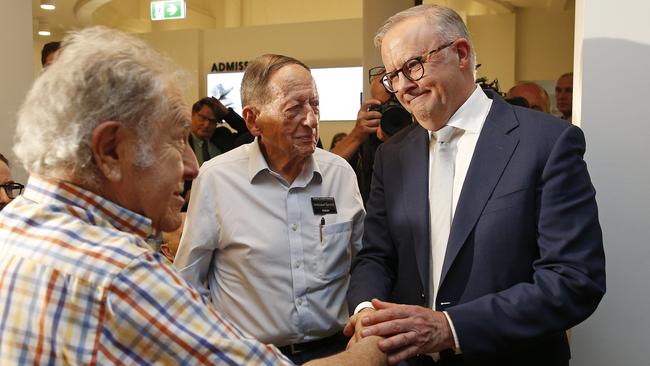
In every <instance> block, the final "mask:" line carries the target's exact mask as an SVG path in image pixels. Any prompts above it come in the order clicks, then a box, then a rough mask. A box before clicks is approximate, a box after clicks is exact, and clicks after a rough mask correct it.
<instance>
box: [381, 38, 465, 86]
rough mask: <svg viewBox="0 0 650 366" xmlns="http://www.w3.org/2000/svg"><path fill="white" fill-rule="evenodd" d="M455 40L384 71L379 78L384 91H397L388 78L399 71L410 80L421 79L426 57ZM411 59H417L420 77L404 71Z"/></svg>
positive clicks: (396, 75)
mask: <svg viewBox="0 0 650 366" xmlns="http://www.w3.org/2000/svg"><path fill="white" fill-rule="evenodd" d="M456 41H457V39H456V40H453V41H451V42H448V43H445V44H443V45H442V46H440V47H438V48H436V49H433V50H431V51H428V52H425V53H423V54H422V55H420V56H417V57H413V58H410V59H408V60H406V61H405V62H404V63H403V64H402V67H400V68H399V69H397V70H394V71H391V72H387V73H385V74H384V76H382V78H381V85H383V86H384V89H386V91H387V92H388V93H390V94H395V93H396V92H397V89H394V90H392V89H393V87H392V84H393V82H392V81H390V79H391V78H394V77H398V76H399V73H400V72H401V73H402V74H403V75H404V77H405V78H407V79H409V80H410V81H418V80H420V79H422V78H423V77H424V64H425V63H426V62H427V61H428V58H429V57H430V56H432V55H434V54H436V53H438V52H440V51H442V50H444V49H445V48H447V47H449V46H451V45H453V44H454V43H456ZM412 61H417V62H418V63H419V64H420V66H421V67H422V75H420V77H418V78H413V77H411V72H408V73H406V72H404V70H405V69H406V65H408V64H409V63H410V62H412Z"/></svg>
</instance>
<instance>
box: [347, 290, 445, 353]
mask: <svg viewBox="0 0 650 366" xmlns="http://www.w3.org/2000/svg"><path fill="white" fill-rule="evenodd" d="M372 305H373V306H374V307H375V309H376V311H374V312H372V313H366V314H364V315H363V317H361V319H360V321H361V323H362V326H363V329H362V330H361V336H362V337H368V336H374V335H376V336H380V337H384V338H385V339H383V340H381V341H379V343H378V344H377V345H378V347H379V349H381V350H382V351H384V352H386V354H388V362H389V363H391V364H396V363H398V362H401V361H403V360H406V359H408V358H411V357H414V356H417V355H421V354H429V353H434V352H440V351H443V350H446V349H449V348H452V349H453V348H454V346H455V345H454V337H453V334H452V332H451V328H450V326H449V323H448V322H447V317H446V316H445V314H443V313H442V312H439V311H433V310H431V309H428V308H425V307H421V306H415V305H400V304H393V303H389V302H383V301H379V300H377V299H373V300H372ZM359 314H360V313H359ZM359 314H357V315H359Z"/></svg>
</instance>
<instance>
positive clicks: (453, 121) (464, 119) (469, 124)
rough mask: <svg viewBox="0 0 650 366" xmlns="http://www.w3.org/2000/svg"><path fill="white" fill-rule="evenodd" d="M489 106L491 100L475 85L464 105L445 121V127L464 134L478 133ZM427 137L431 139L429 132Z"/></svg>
mask: <svg viewBox="0 0 650 366" xmlns="http://www.w3.org/2000/svg"><path fill="white" fill-rule="evenodd" d="M490 106H492V100H491V99H490V98H488V97H487V95H485V93H484V92H483V89H481V88H480V87H479V86H478V85H477V86H476V89H474V92H473V93H472V94H471V95H470V96H469V98H467V100H466V101H465V103H463V105H461V106H460V108H458V110H457V111H456V113H454V114H453V115H452V116H451V118H450V119H449V121H447V126H453V127H456V128H458V129H461V130H463V131H465V133H474V134H476V133H479V132H481V128H482V127H483V123H484V122H485V116H486V115H487V111H489V109H490ZM429 137H431V131H429Z"/></svg>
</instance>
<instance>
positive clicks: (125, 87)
mask: <svg viewBox="0 0 650 366" xmlns="http://www.w3.org/2000/svg"><path fill="white" fill-rule="evenodd" d="M177 70H178V67H177V66H175V65H174V64H173V63H172V62H171V60H170V59H169V58H167V57H163V56H162V55H161V54H159V53H158V52H156V51H154V50H153V49H152V48H151V47H149V46H148V45H147V44H146V43H145V42H144V41H142V40H140V39H137V38H135V37H133V36H130V35H127V34H124V33H122V32H119V31H115V30H111V29H108V28H106V27H92V28H87V29H83V30H80V31H76V32H72V33H70V34H69V35H68V36H66V38H65V39H64V40H63V46H62V53H61V55H60V57H59V58H58V60H57V62H55V63H53V64H52V65H51V66H50V67H48V68H47V70H46V71H44V72H43V73H42V74H41V75H40V76H39V77H38V79H37V80H36V81H35V82H34V84H33V86H32V88H31V90H30V91H29V93H28V94H27V98H26V99H25V101H24V103H23V105H22V107H21V109H20V111H19V113H18V126H17V130H16V137H15V145H14V152H15V154H16V156H17V157H18V158H19V159H20V161H21V162H22V163H23V165H24V167H25V169H27V170H28V171H29V172H30V173H36V174H42V175H48V173H49V174H50V175H51V174H53V173H54V174H57V172H58V174H61V173H63V174H64V175H66V176H69V175H70V176H75V177H77V178H78V179H80V180H81V181H82V182H83V183H86V184H95V183H97V179H98V178H99V171H98V169H97V167H96V165H95V161H94V159H93V153H92V146H91V145H92V143H91V136H92V131H93V130H94V129H95V127H97V126H98V125H99V124H100V123H102V122H106V121H117V122H120V123H122V124H124V125H126V126H128V127H129V128H132V129H133V131H134V133H135V134H136V136H137V140H138V143H137V145H138V146H137V147H136V150H137V151H138V152H137V156H136V165H137V166H140V167H147V166H150V165H151V164H153V161H154V159H153V154H152V142H151V139H152V136H154V132H155V131H156V129H157V128H161V127H163V125H162V122H163V121H164V122H165V123H174V122H180V121H181V120H182V123H188V122H187V121H188V119H189V111H188V108H187V106H186V105H185V104H184V102H183V101H182V98H180V97H179V96H180V90H179V89H178V85H180V84H179V83H180V81H181V80H182V79H181V77H182V75H181V74H180V73H179V72H178V71H177Z"/></svg>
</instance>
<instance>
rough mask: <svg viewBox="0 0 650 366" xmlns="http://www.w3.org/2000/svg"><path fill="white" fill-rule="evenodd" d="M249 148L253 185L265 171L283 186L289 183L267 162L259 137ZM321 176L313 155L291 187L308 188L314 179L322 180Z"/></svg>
mask: <svg viewBox="0 0 650 366" xmlns="http://www.w3.org/2000/svg"><path fill="white" fill-rule="evenodd" d="M248 146H249V150H248V154H249V160H248V161H249V163H248V178H249V181H250V182H251V183H253V180H254V179H255V177H256V176H258V175H259V174H260V173H261V172H263V171H268V172H269V173H270V174H271V175H273V176H275V177H276V178H278V179H280V181H281V182H282V183H283V184H286V183H287V182H286V181H285V180H284V178H282V176H281V175H280V174H278V173H276V172H274V171H273V170H271V168H270V167H269V164H268V162H267V161H266V158H265V157H264V154H262V150H260V145H259V139H258V138H257V137H255V140H254V141H253V142H252V143H250V144H248ZM321 175H322V174H321V170H320V167H319V166H318V163H317V162H316V160H315V159H314V155H313V154H312V155H311V156H310V157H309V159H307V161H306V162H305V165H304V166H303V168H302V171H301V172H300V174H299V175H298V176H297V177H296V179H295V180H294V181H293V184H291V185H292V186H306V185H307V184H308V183H309V182H310V181H311V180H312V179H313V178H314V177H316V176H318V177H319V178H320V177H321Z"/></svg>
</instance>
